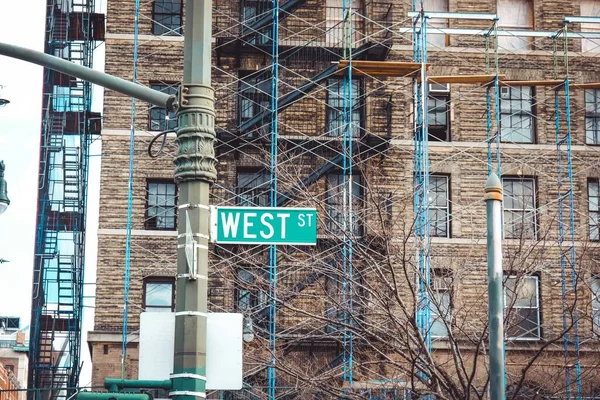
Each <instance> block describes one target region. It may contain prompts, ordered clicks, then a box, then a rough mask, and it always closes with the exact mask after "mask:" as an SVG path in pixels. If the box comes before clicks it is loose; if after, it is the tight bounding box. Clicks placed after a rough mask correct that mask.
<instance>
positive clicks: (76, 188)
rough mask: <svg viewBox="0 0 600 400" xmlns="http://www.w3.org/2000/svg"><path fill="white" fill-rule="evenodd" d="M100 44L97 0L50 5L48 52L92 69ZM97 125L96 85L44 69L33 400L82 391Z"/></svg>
mask: <svg viewBox="0 0 600 400" xmlns="http://www.w3.org/2000/svg"><path fill="white" fill-rule="evenodd" d="M102 40H104V15H102V14H98V13H96V12H95V7H94V2H93V0H48V1H47V4H46V34H45V52H46V53H48V54H51V55H54V56H57V57H61V58H63V59H66V60H69V61H71V62H73V63H76V64H79V65H83V66H86V67H91V66H92V59H93V51H94V48H95V47H96V45H97V43H99V42H100V41H102ZM100 127H101V116H100V114H99V113H94V112H91V84H90V83H88V82H84V81H82V80H80V79H76V78H72V77H69V76H66V75H63V74H60V73H56V72H53V71H51V70H49V69H44V82H43V101H42V126H41V140H40V164H39V180H38V202H37V218H36V241H35V257H34V271H33V285H32V286H33V287H32V289H33V291H32V311H31V331H30V349H29V371H28V385H29V389H35V390H31V391H29V392H28V398H30V399H63V398H67V397H68V396H70V395H71V394H73V393H74V392H75V391H76V387H77V385H78V379H79V372H80V367H81V363H80V359H79V357H80V348H81V319H82V310H83V304H82V299H83V271H84V259H85V233H86V231H85V227H86V202H87V198H86V196H87V180H88V165H89V151H90V145H91V143H92V141H94V140H95V139H97V138H99V135H100Z"/></svg>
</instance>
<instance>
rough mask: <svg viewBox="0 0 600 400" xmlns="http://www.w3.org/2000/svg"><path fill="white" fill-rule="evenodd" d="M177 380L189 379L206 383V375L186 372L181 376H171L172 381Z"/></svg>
mask: <svg viewBox="0 0 600 400" xmlns="http://www.w3.org/2000/svg"><path fill="white" fill-rule="evenodd" d="M175 378H189V379H199V380H201V381H206V376H204V375H198V374H190V373H187V372H184V373H181V374H171V379H175Z"/></svg>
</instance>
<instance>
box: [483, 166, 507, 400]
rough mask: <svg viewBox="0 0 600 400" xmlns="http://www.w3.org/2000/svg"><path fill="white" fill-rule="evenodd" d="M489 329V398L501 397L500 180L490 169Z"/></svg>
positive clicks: (487, 185)
mask: <svg viewBox="0 0 600 400" xmlns="http://www.w3.org/2000/svg"><path fill="white" fill-rule="evenodd" d="M484 199H485V203H486V217H487V249H488V315H489V329H490V339H489V340H490V344H489V346H490V399H491V400H504V399H505V393H504V392H505V387H504V301H503V291H502V275H503V271H502V215H501V213H502V183H501V182H500V179H499V178H498V175H496V174H494V173H493V172H492V173H491V174H490V176H489V177H488V179H487V181H486V183H485V197H484Z"/></svg>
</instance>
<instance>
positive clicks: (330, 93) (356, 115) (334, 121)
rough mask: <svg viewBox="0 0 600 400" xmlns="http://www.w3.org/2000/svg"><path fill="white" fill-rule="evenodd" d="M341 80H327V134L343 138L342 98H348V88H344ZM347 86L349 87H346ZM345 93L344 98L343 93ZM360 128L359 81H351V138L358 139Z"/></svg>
mask: <svg viewBox="0 0 600 400" xmlns="http://www.w3.org/2000/svg"><path fill="white" fill-rule="evenodd" d="M346 85H348V84H347V83H344V79H343V78H330V79H328V80H327V134H328V135H329V136H343V135H344V131H345V129H344V128H345V127H344V98H345V97H346V96H349V94H350V87H346ZM348 86H349V85H348ZM345 90H346V91H347V93H346V96H345V95H344V91H345ZM361 127H362V108H361V85H360V80H359V79H352V136H353V137H359V136H360V131H361Z"/></svg>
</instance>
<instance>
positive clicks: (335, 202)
mask: <svg viewBox="0 0 600 400" xmlns="http://www.w3.org/2000/svg"><path fill="white" fill-rule="evenodd" d="M348 192H350V193H351V194H352V195H351V199H352V202H351V204H346V203H347V202H346V201H344V197H345V196H346V197H347V194H348ZM326 196H327V198H326V199H325V202H326V210H327V230H328V233H329V234H331V235H342V234H344V232H348V234H352V235H354V236H357V237H360V236H362V233H363V226H362V222H361V209H362V206H363V198H364V197H363V196H364V188H363V184H362V177H361V176H360V175H358V174H354V175H351V176H346V175H344V174H342V173H333V174H328V175H327V192H326Z"/></svg>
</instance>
